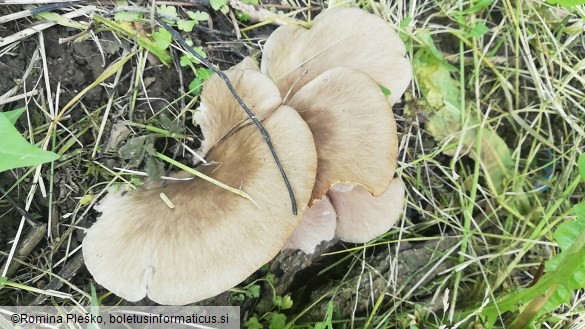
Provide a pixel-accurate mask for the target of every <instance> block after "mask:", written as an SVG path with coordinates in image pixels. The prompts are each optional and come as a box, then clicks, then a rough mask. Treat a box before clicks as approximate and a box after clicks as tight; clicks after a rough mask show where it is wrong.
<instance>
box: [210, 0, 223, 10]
mask: <svg viewBox="0 0 585 329" xmlns="http://www.w3.org/2000/svg"><path fill="white" fill-rule="evenodd" d="M209 4H210V5H211V8H213V10H219V9H220V8H221V7H223V6H225V5H227V0H210V1H209Z"/></svg>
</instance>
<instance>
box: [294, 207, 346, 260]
mask: <svg viewBox="0 0 585 329" xmlns="http://www.w3.org/2000/svg"><path fill="white" fill-rule="evenodd" d="M336 218H337V216H336V213H335V209H333V206H332V205H331V202H330V201H329V198H327V197H326V196H325V197H323V199H321V200H317V201H315V204H313V206H312V207H311V208H308V209H307V210H305V213H304V214H303V219H302V220H301V223H300V224H299V226H298V227H297V229H296V230H295V232H294V233H293V234H292V235H291V236H290V238H288V240H287V241H286V243H285V244H284V247H283V249H300V250H302V251H303V252H304V253H305V254H312V253H313V252H315V247H317V246H318V245H319V244H320V243H321V242H323V241H329V240H331V239H333V237H334V236H335V227H336V226H337V219H336Z"/></svg>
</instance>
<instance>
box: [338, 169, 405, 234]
mask: <svg viewBox="0 0 585 329" xmlns="http://www.w3.org/2000/svg"><path fill="white" fill-rule="evenodd" d="M328 196H329V199H330V200H331V203H332V204H333V207H334V208H335V211H336V212H337V228H336V229H335V236H336V237H337V238H339V239H340V240H343V241H346V242H354V243H365V242H368V241H370V240H372V239H373V238H375V237H377V236H379V235H381V234H383V233H385V232H387V231H388V230H390V229H391V228H392V226H393V225H394V224H395V223H396V222H397V221H398V219H400V216H401V214H402V209H403V207H404V183H403V182H402V180H401V179H400V178H395V179H393V180H392V183H391V184H390V186H389V187H388V190H386V191H385V192H384V193H383V194H382V195H380V196H377V197H374V196H372V195H371V194H370V193H369V192H368V190H366V189H365V188H363V187H361V186H359V185H353V186H349V187H348V186H347V185H341V186H338V185H335V186H334V187H333V188H332V189H331V191H329V193H328Z"/></svg>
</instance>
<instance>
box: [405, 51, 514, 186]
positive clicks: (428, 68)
mask: <svg viewBox="0 0 585 329" xmlns="http://www.w3.org/2000/svg"><path fill="white" fill-rule="evenodd" d="M413 62H414V68H415V74H416V77H417V80H418V82H419V86H420V89H421V91H422V94H423V96H424V98H425V100H426V102H427V103H428V105H429V106H430V108H431V111H430V112H431V113H430V118H429V122H428V123H427V125H426V128H427V130H428V131H429V133H430V134H431V135H432V136H433V137H434V138H435V140H437V141H442V140H444V139H446V138H452V139H453V141H456V142H460V143H462V144H463V145H464V148H465V149H468V150H470V154H469V156H470V157H471V158H472V159H474V160H475V161H480V163H481V165H482V168H483V170H484V173H485V177H486V178H488V179H489V181H491V183H492V184H493V186H494V188H495V190H496V191H497V192H498V193H503V191H504V184H505V181H506V178H507V176H508V173H509V172H511V171H512V170H511V169H512V168H513V165H514V162H513V161H512V153H511V152H510V149H509V148H508V146H507V145H506V143H505V142H504V140H503V139H502V138H501V137H500V136H498V134H497V133H496V132H494V131H492V130H490V129H489V127H488V126H485V127H483V129H482V127H481V120H480V118H478V117H477V115H476V114H475V113H473V112H472V111H469V110H468V109H467V108H461V102H460V98H459V86H458V83H457V82H456V81H455V80H454V79H453V78H452V77H451V71H452V70H453V69H452V67H451V66H450V65H448V64H447V63H445V62H444V61H443V60H442V59H441V58H437V53H436V51H433V50H432V48H423V49H421V50H419V51H417V52H416V54H415V55H414V59H413ZM463 120H465V122H463ZM464 128H465V129H464ZM480 134H481V136H479V135H480ZM478 136H479V137H480V139H479V141H480V143H481V152H480V154H476V152H475V150H476V143H477V141H478ZM454 151H455V149H454V148H453V149H449V150H446V152H445V153H447V154H453V153H452V152H454Z"/></svg>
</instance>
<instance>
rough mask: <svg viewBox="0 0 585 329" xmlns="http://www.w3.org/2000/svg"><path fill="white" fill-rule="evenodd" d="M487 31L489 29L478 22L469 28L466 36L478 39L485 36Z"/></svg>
mask: <svg viewBox="0 0 585 329" xmlns="http://www.w3.org/2000/svg"><path fill="white" fill-rule="evenodd" d="M489 30H490V29H489V28H488V27H487V26H486V25H485V24H484V23H483V22H478V23H477V24H475V25H474V26H473V27H472V28H471V30H469V32H468V33H467V36H468V37H472V38H478V37H481V36H482V35H484V34H486V33H487V32H488V31H489Z"/></svg>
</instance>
